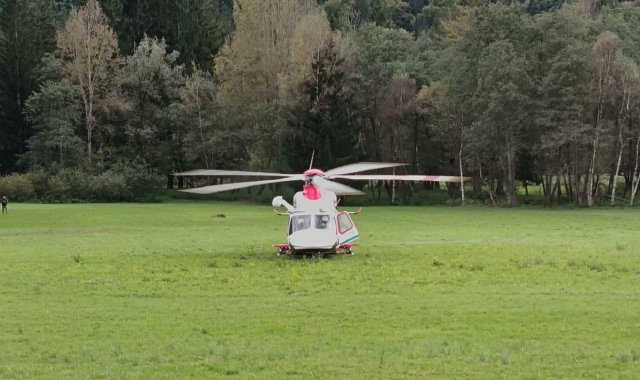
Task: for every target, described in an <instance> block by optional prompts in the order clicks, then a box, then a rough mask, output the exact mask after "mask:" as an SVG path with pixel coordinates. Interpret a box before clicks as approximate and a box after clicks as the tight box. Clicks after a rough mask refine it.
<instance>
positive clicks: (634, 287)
mask: <svg viewBox="0 0 640 380" xmlns="http://www.w3.org/2000/svg"><path fill="white" fill-rule="evenodd" d="M10 212H11V214H9V215H1V216H0V379H36V378H37V379H178V378H180V379H183V378H198V379H203V378H207V379H214V378H223V379H227V378H228V379H254V378H255V379H405V378H428V379H454V378H455V379H551V378H552V379H637V378H638V376H639V375H638V374H639V373H640V325H639V323H640V322H639V321H640V290H639V289H640V288H639V287H638V284H640V260H639V258H640V248H639V247H640V234H639V233H638V230H639V228H640V227H639V226H640V212H639V211H638V210H634V209H605V208H601V209H594V210H582V209H581V210H542V209H538V210H536V209H488V208H450V207H423V208H405V207H379V208H375V207H370V208H365V209H364V211H363V213H362V214H361V215H358V216H356V217H355V221H356V224H357V227H358V229H359V231H360V235H361V236H362V238H361V240H360V244H361V246H360V247H359V249H358V250H357V251H356V252H357V254H356V255H355V256H340V257H334V258H330V259H311V260H308V259H290V258H286V257H277V256H276V255H275V249H273V248H271V244H273V243H281V242H284V233H285V225H286V219H285V218H284V217H280V218H278V217H276V216H275V215H273V213H272V212H271V209H270V208H269V207H263V206H250V205H234V204H225V203H175V204H159V205H158V204H156V205H136V204H125V205H120V204H118V205H115V204H114V205H23V204H12V205H10ZM219 213H223V214H225V215H226V216H227V217H226V218H218V217H215V215H217V214H219Z"/></svg>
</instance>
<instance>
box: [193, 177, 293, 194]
mask: <svg viewBox="0 0 640 380" xmlns="http://www.w3.org/2000/svg"><path fill="white" fill-rule="evenodd" d="M302 180H304V176H302V175H297V176H295V177H289V178H282V179H267V180H264V181H251V182H238V183H226V184H223V185H213V186H203V187H196V188H194V189H186V190H180V191H183V192H185V193H192V194H213V193H220V192H222V191H229V190H237V189H244V188H245V187H251V186H260V185H268V184H271V183H279V182H290V181H302Z"/></svg>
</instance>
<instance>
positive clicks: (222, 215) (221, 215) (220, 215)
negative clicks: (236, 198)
mask: <svg viewBox="0 0 640 380" xmlns="http://www.w3.org/2000/svg"><path fill="white" fill-rule="evenodd" d="M216 216H217V217H218V218H226V215H224V214H218V215H216Z"/></svg>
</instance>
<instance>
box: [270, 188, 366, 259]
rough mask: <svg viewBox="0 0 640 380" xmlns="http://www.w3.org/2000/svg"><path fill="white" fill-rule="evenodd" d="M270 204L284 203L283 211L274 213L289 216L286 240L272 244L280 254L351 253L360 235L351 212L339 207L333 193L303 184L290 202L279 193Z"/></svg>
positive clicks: (282, 205) (278, 204)
mask: <svg viewBox="0 0 640 380" xmlns="http://www.w3.org/2000/svg"><path fill="white" fill-rule="evenodd" d="M272 205H273V207H285V208H286V209H287V212H286V213H278V212H276V213H277V214H278V215H288V216H289V223H288V229H287V244H276V245H274V247H277V248H278V253H279V254H310V253H338V254H340V253H353V252H352V251H351V248H352V247H353V246H355V245H356V244H355V243H353V242H354V241H355V240H356V239H358V238H359V237H360V236H359V235H358V230H357V229H356V226H355V224H354V223H353V220H352V219H351V215H350V214H354V213H353V212H351V213H350V212H346V211H342V212H340V211H338V208H337V205H338V201H337V196H336V194H335V193H333V192H331V191H325V190H322V189H320V188H318V187H316V186H312V185H310V184H306V185H305V186H304V190H303V191H299V192H297V193H296V194H295V196H294V197H293V205H291V204H289V203H287V202H286V201H285V200H284V199H283V198H282V197H276V198H274V199H273V203H272ZM274 211H275V210H274Z"/></svg>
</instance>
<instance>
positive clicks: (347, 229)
mask: <svg viewBox="0 0 640 380" xmlns="http://www.w3.org/2000/svg"><path fill="white" fill-rule="evenodd" d="M403 165H406V164H403V163H390V162H360V163H355V164H349V165H345V166H340V167H338V168H334V169H331V170H327V171H323V170H320V169H315V168H313V167H312V166H313V157H312V159H311V164H310V165H309V169H308V170H306V171H305V172H304V173H302V174H284V173H265V172H251V171H236V170H210V169H197V170H191V171H186V172H182V173H176V174H175V175H176V176H219V177H231V176H250V177H282V178H278V179H268V180H261V181H250V182H237V183H228V184H220V185H211V186H203V187H197V188H192V189H184V190H181V191H183V192H187V193H193V194H213V193H219V192H223V191H230V190H237V189H243V188H247V187H252V186H262V185H268V184H273V183H283V182H293V181H303V182H304V185H303V186H302V191H298V192H297V193H296V194H295V195H294V197H293V205H292V204H290V203H288V202H287V201H285V200H284V198H283V197H282V196H276V197H275V198H274V199H273V201H272V206H273V207H274V209H273V211H274V213H275V214H276V215H278V216H288V217H289V223H288V229H287V243H285V244H274V245H273V247H275V248H278V255H294V254H297V255H307V256H310V255H312V254H332V253H333V254H354V252H353V247H355V246H357V245H358V244H356V243H354V241H355V240H357V239H358V238H359V237H360V235H359V233H358V229H357V228H356V226H355V224H354V222H353V219H352V217H351V216H352V215H357V214H359V213H360V212H362V207H361V208H360V209H359V210H358V211H355V212H350V211H339V210H338V203H339V201H338V196H343V195H361V194H364V192H362V191H360V190H357V189H354V188H352V187H350V186H347V185H344V184H341V183H338V182H335V181H333V180H355V181H358V180H360V181H416V182H417V181H433V182H458V183H460V182H462V183H464V181H466V180H469V179H470V178H469V177H455V176H435V175H395V174H393V175H386V174H373V175H354V174H353V173H359V172H364V171H369V170H377V169H387V168H395V167H398V166H403ZM278 207H284V208H285V209H286V212H278V211H276V208H278Z"/></svg>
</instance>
